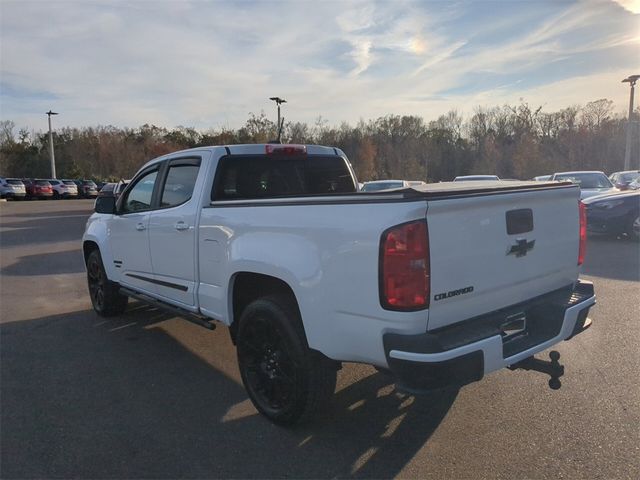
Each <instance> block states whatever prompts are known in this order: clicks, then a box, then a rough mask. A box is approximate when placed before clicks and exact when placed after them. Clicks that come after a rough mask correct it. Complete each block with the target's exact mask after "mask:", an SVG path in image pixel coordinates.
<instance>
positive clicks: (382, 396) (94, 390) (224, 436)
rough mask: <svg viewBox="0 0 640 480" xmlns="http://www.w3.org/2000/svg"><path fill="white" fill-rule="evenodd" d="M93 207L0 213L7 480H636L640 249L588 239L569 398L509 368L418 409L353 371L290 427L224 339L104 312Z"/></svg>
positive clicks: (0, 357)
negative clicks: (321, 405) (273, 419)
mask: <svg viewBox="0 0 640 480" xmlns="http://www.w3.org/2000/svg"><path fill="white" fill-rule="evenodd" d="M92 205H93V202H92V201H88V200H66V201H65V200H60V201H49V200H48V201H32V202H6V203H5V202H3V203H0V319H1V324H0V477H1V478H3V479H9V478H71V477H73V478H336V477H355V478H391V477H401V478H437V479H443V478H456V479H459V478H470V479H471V478H473V479H477V478H504V479H513V478H554V479H555V478H603V479H609V478H629V479H637V478H640V381H639V377H640V376H639V372H640V349H639V348H638V346H639V345H640V335H639V334H640V249H639V246H638V244H634V243H633V242H631V241H629V240H626V239H616V238H608V237H590V238H589V242H588V248H587V261H586V263H585V265H584V269H583V272H584V275H583V277H584V278H586V279H588V280H592V281H593V282H594V283H595V288H596V293H597V295H598V304H597V305H596V306H595V307H594V308H593V309H592V311H591V314H590V317H591V318H592V319H593V326H592V328H590V329H589V330H588V331H586V332H585V333H583V334H581V335H579V336H578V337H576V338H574V339H573V340H571V341H570V342H565V343H563V344H561V345H559V346H557V347H556V348H555V350H557V351H558V352H560V354H561V358H560V363H561V364H563V365H564V367H565V375H564V376H563V377H562V378H561V381H562V387H561V388H560V389H559V390H551V389H550V388H549V387H548V385H547V380H548V377H547V376H545V375H543V374H541V373H538V372H530V371H515V372H512V371H508V370H504V371H500V372H497V373H494V374H492V375H490V376H488V377H487V378H485V379H484V380H482V381H481V382H478V383H474V384H472V385H468V386H466V387H464V388H462V389H460V390H459V391H452V390H448V391H441V392H438V393H434V394H433V395H430V396H428V397H419V398H416V397H412V396H409V395H404V394H402V393H399V392H397V391H396V390H395V389H394V386H393V383H392V382H391V380H390V379H389V378H388V377H386V376H385V375H383V374H381V373H378V372H376V370H374V369H373V368H371V367H367V366H363V365H354V364H347V365H345V366H344V368H343V369H342V370H341V371H340V373H339V378H338V387H337V392H336V395H335V398H334V401H333V404H332V405H331V407H330V408H329V412H328V413H327V414H326V415H325V416H324V417H323V418H321V419H319V420H318V421H316V422H315V423H312V424H309V425H306V426H302V427H298V428H295V429H285V428H281V427H277V426H274V425H272V424H271V423H269V422H268V421H267V420H265V419H264V418H263V417H261V416H260V415H258V414H257V413H256V411H255V409H254V408H253V406H252V405H251V403H250V402H249V400H248V399H247V396H246V394H245V392H244V389H243V387H242V384H241V381H240V376H239V372H238V369H237V365H236V358H235V350H234V348H233V345H232V344H231V341H230V339H229V334H228V331H227V329H226V328H225V327H219V328H217V329H216V330H215V331H213V332H211V331H207V330H205V329H203V328H201V327H198V326H196V325H193V324H190V323H188V322H185V321H183V320H180V319H178V318H175V317H172V316H171V315H168V314H166V313H164V312H162V311H158V310H156V309H153V308H150V307H148V306H145V305H142V304H139V303H135V302H131V303H130V306H129V309H128V311H127V312H126V313H125V314H124V315H122V316H120V317H117V318H114V319H110V320H105V319H102V318H100V317H98V316H97V315H96V314H95V313H94V312H93V310H92V309H91V305H90V301H89V298H88V294H87V291H86V286H85V274H84V266H83V261H82V254H81V245H80V238H81V236H82V232H83V229H84V224H85V221H86V219H87V217H88V216H89V214H90V213H91V208H92ZM547 353H548V352H545V355H546V354H547ZM541 356H544V355H541Z"/></svg>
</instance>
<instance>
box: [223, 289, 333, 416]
mask: <svg viewBox="0 0 640 480" xmlns="http://www.w3.org/2000/svg"><path fill="white" fill-rule="evenodd" d="M236 342H237V347H238V364H239V366H240V373H241V375H242V382H243V383H244V386H245V388H246V389H247V393H248V394H249V397H250V398H251V401H252V402H253V404H254V405H255V407H256V408H257V409H258V411H260V413H262V414H263V415H265V416H266V417H267V418H268V419H269V420H271V421H272V422H274V423H277V424H280V425H292V424H295V423H298V422H301V421H306V420H309V419H310V418H311V417H312V416H313V415H314V414H315V413H317V412H318V410H319V409H320V408H321V407H323V406H326V405H327V403H328V402H329V400H330V398H331V396H332V395H333V392H334V390H335V386H336V364H335V362H332V361H331V360H329V359H327V358H326V357H324V356H323V355H322V354H320V353H318V352H316V351H313V350H311V349H310V348H309V347H308V345H307V341H306V338H305V335H304V330H303V328H302V322H301V321H300V316H299V314H298V309H297V307H296V306H295V304H294V302H292V301H291V300H290V299H289V298H288V297H286V296H281V295H272V296H268V297H264V298H261V299H258V300H256V301H254V302H253V303H251V304H250V305H249V306H248V307H247V308H246V309H245V310H244V312H243V313H242V316H241V317H240V320H239V325H238V332H237V337H236Z"/></svg>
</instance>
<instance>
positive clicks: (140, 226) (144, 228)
mask: <svg viewBox="0 0 640 480" xmlns="http://www.w3.org/2000/svg"><path fill="white" fill-rule="evenodd" d="M146 229H147V227H145V226H144V223H138V224H137V225H136V230H138V231H139V232H141V231H142V230H146Z"/></svg>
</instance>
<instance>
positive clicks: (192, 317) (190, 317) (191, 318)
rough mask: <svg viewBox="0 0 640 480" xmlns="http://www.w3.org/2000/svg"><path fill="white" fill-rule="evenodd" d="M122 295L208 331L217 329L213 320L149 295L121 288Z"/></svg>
mask: <svg viewBox="0 0 640 480" xmlns="http://www.w3.org/2000/svg"><path fill="white" fill-rule="evenodd" d="M120 293H122V294H123V295H126V296H128V297H132V298H135V299H137V300H140V301H141V302H144V303H148V304H149V305H153V306H155V307H158V308H161V309H163V310H167V311H169V312H171V313H175V314H176V315H177V316H179V317H180V318H184V319H185V320H187V321H188V322H191V323H195V324H196V325H200V326H201V327H204V328H206V329H207V330H215V329H216V324H215V323H213V322H212V321H211V320H209V319H208V318H207V317H203V316H202V315H197V314H195V313H193V312H190V311H189V310H185V309H183V308H180V307H176V306H175V305H171V304H169V303H166V302H163V301H162V300H158V299H156V298H153V297H150V296H149V295H144V294H143V293H138V292H136V291H134V290H129V289H128V288H125V287H120Z"/></svg>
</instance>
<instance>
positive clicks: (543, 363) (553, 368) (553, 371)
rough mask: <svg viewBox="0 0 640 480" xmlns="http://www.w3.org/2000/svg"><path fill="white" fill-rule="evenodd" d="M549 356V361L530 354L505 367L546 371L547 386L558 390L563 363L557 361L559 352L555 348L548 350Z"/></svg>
mask: <svg viewBox="0 0 640 480" xmlns="http://www.w3.org/2000/svg"><path fill="white" fill-rule="evenodd" d="M549 358H550V359H551V360H550V361H548V360H541V359H539V358H535V357H534V356H531V357H528V358H525V359H524V360H521V361H519V362H518V363H514V364H513V365H509V366H508V367H507V368H508V369H509V370H519V369H521V370H534V371H536V372H540V373H546V374H547V375H549V377H551V378H550V379H549V387H550V388H551V389H552V390H558V389H559V388H560V387H561V386H562V383H560V377H561V376H563V375H564V365H560V363H559V362H558V360H560V354H559V353H558V352H556V351H555V350H552V351H551V352H549Z"/></svg>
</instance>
